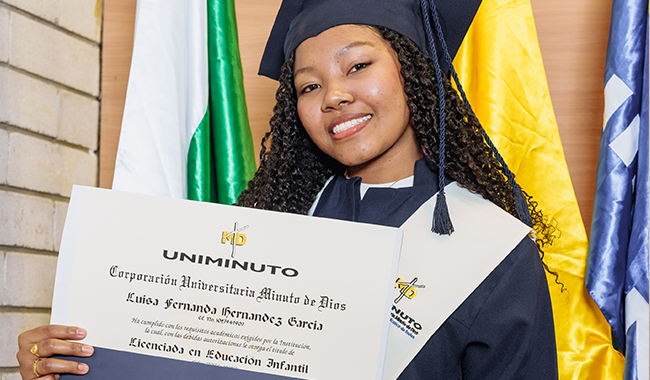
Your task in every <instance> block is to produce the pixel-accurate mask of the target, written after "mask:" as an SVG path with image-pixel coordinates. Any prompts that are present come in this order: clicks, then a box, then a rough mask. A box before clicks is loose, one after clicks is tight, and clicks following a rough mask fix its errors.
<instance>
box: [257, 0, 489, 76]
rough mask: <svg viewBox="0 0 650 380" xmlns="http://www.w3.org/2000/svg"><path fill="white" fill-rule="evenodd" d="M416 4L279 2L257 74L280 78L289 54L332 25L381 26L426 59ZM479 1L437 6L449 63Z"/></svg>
mask: <svg viewBox="0 0 650 380" xmlns="http://www.w3.org/2000/svg"><path fill="white" fill-rule="evenodd" d="M420 2H421V1H420V0H284V1H283V2H282V5H281V6H280V10H279V11H278V15H277V17H276V19H275V23H274V24H273V29H271V34H270V36H269V40H268V42H267V43H266V48H265V49H264V55H263V56H262V61H261V63H260V69H259V74H260V75H264V76H267V77H269V78H271V79H275V80H278V78H280V68H281V67H282V64H283V63H284V62H285V61H286V60H287V58H288V57H289V54H290V53H291V52H292V51H293V50H294V49H295V48H296V47H298V45H300V43H301V42H302V41H304V40H306V39H308V38H311V37H314V36H317V35H318V34H320V33H321V32H323V31H325V30H327V29H329V28H332V27H334V26H337V25H345V24H361V25H375V26H383V27H386V28H388V29H392V30H394V31H396V32H398V33H400V34H402V35H405V36H407V37H409V38H410V39H411V40H413V42H415V44H416V45H417V46H418V47H419V48H420V50H422V51H424V52H427V53H429V54H431V52H430V49H429V47H428V44H427V37H426V33H425V26H424V19H423V17H422V6H421V4H420ZM480 4H481V0H444V1H443V0H437V1H436V7H437V11H438V15H439V20H440V26H441V28H442V33H443V35H444V36H445V41H446V43H447V48H448V50H449V53H450V55H451V57H452V58H453V57H454V56H455V55H456V52H457V51H458V48H460V44H461V43H462V42H463V39H464V38H465V34H466V33H467V29H469V26H470V24H471V23H472V20H473V19H474V15H475V14H476V11H477V9H478V7H479V5H480ZM434 39H435V40H436V44H437V45H438V46H437V49H436V51H437V52H438V58H439V59H440V62H441V68H442V69H443V71H444V72H447V71H448V70H449V66H448V64H447V62H446V61H445V60H444V56H443V49H442V48H441V46H439V43H438V37H437V36H434Z"/></svg>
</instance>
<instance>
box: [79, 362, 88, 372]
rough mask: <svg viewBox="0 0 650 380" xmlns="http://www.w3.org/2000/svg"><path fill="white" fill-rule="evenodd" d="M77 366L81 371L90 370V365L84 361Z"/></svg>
mask: <svg viewBox="0 0 650 380" xmlns="http://www.w3.org/2000/svg"><path fill="white" fill-rule="evenodd" d="M77 368H79V371H81V372H88V366H87V365H86V364H84V363H79V367H77Z"/></svg>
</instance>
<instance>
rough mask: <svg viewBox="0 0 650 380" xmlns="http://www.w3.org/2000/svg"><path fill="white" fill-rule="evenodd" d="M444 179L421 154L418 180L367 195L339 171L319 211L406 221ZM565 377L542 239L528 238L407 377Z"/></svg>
mask: <svg viewBox="0 0 650 380" xmlns="http://www.w3.org/2000/svg"><path fill="white" fill-rule="evenodd" d="M437 178H438V176H437V174H435V173H433V172H432V171H431V170H430V169H429V168H428V167H427V165H426V163H425V162H424V159H421V160H419V161H417V162H416V164H415V177H414V180H413V187H410V188H400V189H392V188H370V189H368V191H367V193H366V195H365V197H364V198H363V200H361V196H360V191H359V189H360V186H361V179H360V178H351V179H347V178H345V177H343V176H336V177H334V178H333V179H332V180H331V181H330V183H329V184H328V185H327V186H326V187H325V189H324V190H323V192H322V194H321V196H320V199H319V201H318V204H317V206H316V209H315V210H314V216H321V217H328V218H335V219H342V220H349V221H356V222H364V223H372V224H380V225H386V226H393V227H399V226H401V225H402V224H403V223H404V222H405V221H406V220H407V219H408V218H409V217H410V216H411V214H413V213H414V212H415V211H417V209H418V208H419V207H420V206H421V205H422V204H423V203H424V202H426V201H427V200H428V199H430V198H431V197H432V196H433V195H434V194H435V193H436V192H438V185H437ZM451 212H453V210H451ZM477 254H480V253H477ZM431 270H444V268H438V269H436V268H431ZM452 285H453V284H450V286H452ZM557 377H558V374H557V352H556V345H555V331H554V326H553V312H552V309H551V300H550V295H549V292H548V285H547V282H546V275H545V272H544V269H543V267H542V263H541V260H540V259H539V254H538V252H537V247H536V245H535V243H534V242H533V241H532V240H531V239H529V238H528V237H524V238H523V239H522V241H521V242H520V243H519V245H517V247H516V248H515V249H513V250H512V251H511V252H510V253H509V254H508V256H506V258H505V259H504V260H503V261H502V262H501V263H500V264H499V265H498V266H497V267H496V268H495V269H494V270H493V271H492V272H491V273H490V274H489V275H488V277H487V278H486V279H485V280H484V281H483V282H482V283H481V284H480V285H479V286H478V287H477V288H476V289H475V290H474V291H473V292H472V294H470V296H469V297H467V299H465V301H464V302H463V303H462V304H461V305H460V306H459V307H458V309H456V311H454V312H453V313H452V314H451V316H449V318H448V319H447V320H446V321H445V322H444V323H443V324H442V325H441V326H440V328H439V329H438V330H437V331H436V332H435V333H434V334H433V335H432V336H431V338H430V339H429V340H428V341H427V343H426V344H425V345H424V347H423V348H422V350H420V352H419V353H418V354H417V355H416V356H415V358H413V360H412V361H411V362H410V363H409V365H408V366H407V367H406V369H404V371H403V372H402V374H401V375H400V376H399V380H417V379H446V380H448V379H557Z"/></svg>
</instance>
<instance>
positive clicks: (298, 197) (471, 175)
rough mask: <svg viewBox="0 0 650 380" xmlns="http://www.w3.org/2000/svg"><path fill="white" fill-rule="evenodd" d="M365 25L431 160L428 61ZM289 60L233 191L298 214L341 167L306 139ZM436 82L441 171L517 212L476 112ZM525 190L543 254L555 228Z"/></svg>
mask: <svg viewBox="0 0 650 380" xmlns="http://www.w3.org/2000/svg"><path fill="white" fill-rule="evenodd" d="M370 28H373V29H374V30H375V31H376V32H377V33H379V35H380V36H381V37H383V38H384V39H385V40H386V41H388V42H389V43H390V45H391V46H392V48H393V50H394V51H395V52H396V53H397V57H398V60H399V63H400V64H401V74H402V77H403V79H404V93H405V94H406V96H407V105H408V107H409V110H410V115H411V120H412V128H413V129H414V131H415V134H416V138H417V140H418V142H419V143H420V145H421V146H422V148H423V150H424V152H425V154H426V155H427V156H428V157H429V158H430V159H431V161H433V164H434V165H436V167H437V165H438V149H439V148H438V147H439V144H438V142H439V141H438V136H439V134H438V123H439V120H438V118H437V117H438V116H437V115H438V112H439V99H438V82H437V81H436V79H435V78H436V75H435V72H434V65H433V61H432V60H431V58H430V57H429V56H428V55H427V54H425V53H423V52H422V51H421V50H420V49H419V48H418V47H417V46H416V45H415V44H414V43H413V42H412V41H411V40H410V39H409V38H408V37H405V36H403V35H401V34H399V33H396V32H394V31H392V30H390V29H387V28H384V27H370ZM294 60H295V59H294V55H293V53H292V54H291V56H290V58H289V59H288V60H287V62H285V63H284V65H283V66H282V72H281V76H280V85H279V88H278V90H277V92H276V96H275V98H276V101H277V103H276V105H275V107H274V108H273V117H272V118H271V121H270V125H271V130H270V131H269V132H267V133H266V135H265V136H264V138H263V139H262V150H261V152H260V167H259V169H258V171H257V173H256V174H255V176H254V178H253V179H252V180H251V181H250V182H249V183H248V188H247V189H246V190H244V191H243V192H242V193H241V195H240V196H239V199H238V204H239V205H242V206H248V207H255V208H260V209H266V210H275V211H284V212H292V213H298V214H306V213H307V212H308V210H309V208H310V207H311V205H312V203H313V202H314V200H315V199H316V196H317V194H318V192H319V191H320V189H321V188H322V187H323V185H324V184H325V182H326V180H327V179H328V178H329V177H330V176H332V175H333V174H340V173H343V171H344V169H345V168H344V167H343V166H342V165H341V164H339V163H338V162H336V161H335V160H333V159H332V158H330V157H328V156H327V155H325V154H324V153H323V152H322V151H321V150H320V149H319V148H318V147H317V146H316V145H315V144H314V143H313V142H312V141H311V139H310V138H309V136H308V135H307V132H306V131H305V129H304V127H303V126H302V124H301V122H300V119H299V118H298V113H297V108H296V104H297V100H296V91H295V88H294V85H293V66H294ZM443 86H444V90H445V98H444V101H445V107H446V115H445V116H446V118H445V122H446V141H445V142H446V145H447V148H446V154H445V175H446V176H448V177H449V178H450V179H452V180H454V181H456V182H458V184H459V185H460V186H462V187H464V188H466V189H468V190H469V191H471V192H473V193H477V194H480V195H481V196H483V197H484V198H486V199H488V200H490V201H491V202H493V203H494V204H496V205H497V206H499V207H501V208H502V209H504V210H505V211H507V212H508V213H510V214H512V215H513V216H515V217H518V215H517V210H516V207H515V199H514V196H513V192H512V185H513V184H512V183H509V181H508V179H507V177H506V176H505V175H504V169H503V167H502V166H501V164H500V163H499V161H498V160H497V159H496V157H495V156H494V154H493V152H492V151H491V149H490V147H489V146H488V145H487V144H486V142H485V140H484V139H483V136H482V134H481V125H480V123H479V121H478V119H477V118H476V116H475V115H474V113H473V112H472V110H471V109H470V108H468V107H467V106H466V105H465V103H464V102H463V101H462V100H461V98H460V97H459V96H458V92H457V91H456V90H455V89H454V88H453V87H452V85H451V82H450V81H449V80H448V79H447V78H444V79H443ZM527 197H528V204H529V210H530V212H531V216H532V219H533V224H534V230H535V233H536V240H537V246H538V249H539V251H540V254H541V256H542V258H543V255H544V253H543V250H542V247H544V246H546V245H547V244H552V241H553V239H554V232H555V231H556V229H555V227H554V226H553V225H552V224H551V223H549V222H548V221H547V219H546V218H545V217H544V215H543V214H542V212H541V210H539V209H538V208H537V202H534V201H532V198H531V197H529V196H527ZM545 266H546V265H545ZM547 270H548V268H547ZM549 272H550V271H549ZM551 273H553V272H551ZM556 280H557V275H556Z"/></svg>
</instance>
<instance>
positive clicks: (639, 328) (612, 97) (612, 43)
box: [587, 0, 649, 380]
mask: <svg viewBox="0 0 650 380" xmlns="http://www.w3.org/2000/svg"><path fill="white" fill-rule="evenodd" d="M648 138H649V137H648V0H614V2H613V4H612V23H611V26H610V31H609V44H608V46H607V61H606V65H605V114H604V120H603V133H602V136H601V142H600V155H599V157H598V173H597V176H596V196H595V200H594V219H593V224H592V226H591V245H590V246H589V260H588V263H587V289H588V290H589V294H590V295H591V297H592V298H593V299H594V300H595V301H596V303H597V304H598V306H599V307H600V309H601V310H602V312H603V315H604V316H605V318H606V319H607V321H608V322H609V324H610V325H611V329H612V333H613V336H614V340H615V343H616V345H617V347H618V348H619V349H620V350H621V351H622V352H623V353H624V354H625V358H626V362H625V379H630V380H642V379H645V380H647V379H648V376H649V373H648V372H649V371H648V365H649V363H648V354H649V353H648V343H649V342H648V339H649V338H648V249H649V246H648V160H649V157H648Z"/></svg>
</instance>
